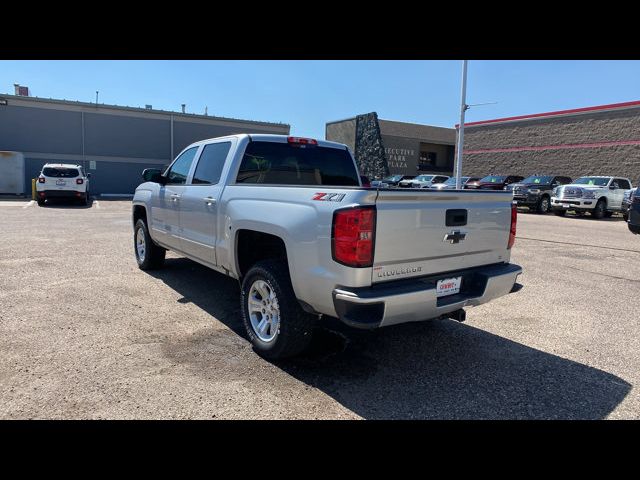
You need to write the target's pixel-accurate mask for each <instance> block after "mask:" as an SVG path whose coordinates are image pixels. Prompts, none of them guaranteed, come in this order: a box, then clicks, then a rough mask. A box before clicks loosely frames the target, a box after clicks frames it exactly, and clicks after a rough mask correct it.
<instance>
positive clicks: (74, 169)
mask: <svg viewBox="0 0 640 480" xmlns="http://www.w3.org/2000/svg"><path fill="white" fill-rule="evenodd" d="M90 176H91V174H87V175H85V173H84V169H83V168H82V167H81V166H80V165H69V164H66V163H47V164H46V165H45V166H43V167H42V172H40V175H39V176H38V181H37V182H36V192H37V197H38V205H40V206H42V205H44V202H45V201H46V200H47V199H48V198H71V199H75V200H78V201H80V202H82V203H83V204H84V205H88V204H89V177H90Z"/></svg>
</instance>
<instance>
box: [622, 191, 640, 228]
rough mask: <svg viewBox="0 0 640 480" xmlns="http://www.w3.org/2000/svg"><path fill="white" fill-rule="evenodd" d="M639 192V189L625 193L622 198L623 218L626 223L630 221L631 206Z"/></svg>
mask: <svg viewBox="0 0 640 480" xmlns="http://www.w3.org/2000/svg"><path fill="white" fill-rule="evenodd" d="M637 191H638V187H636V188H632V189H630V190H627V191H626V192H624V196H623V197H622V209H621V211H622V218H624V221H625V222H626V221H627V220H629V207H630V206H631V203H632V202H633V196H634V194H635V193H636V192H637Z"/></svg>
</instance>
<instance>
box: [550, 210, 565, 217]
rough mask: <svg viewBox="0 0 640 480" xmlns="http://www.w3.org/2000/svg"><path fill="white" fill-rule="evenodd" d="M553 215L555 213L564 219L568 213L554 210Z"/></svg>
mask: <svg viewBox="0 0 640 480" xmlns="http://www.w3.org/2000/svg"><path fill="white" fill-rule="evenodd" d="M553 213H555V214H556V215H557V216H559V217H564V216H565V215H566V214H567V211H566V210H554V211H553Z"/></svg>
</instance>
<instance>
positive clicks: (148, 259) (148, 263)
mask: <svg viewBox="0 0 640 480" xmlns="http://www.w3.org/2000/svg"><path fill="white" fill-rule="evenodd" d="M138 230H142V231H143V235H144V242H145V247H146V248H145V249H144V254H143V256H142V257H141V256H140V254H139V253H138V248H137V243H136V239H137V238H138ZM133 251H134V253H135V256H136V262H137V263H138V267H140V270H154V269H156V268H160V267H162V265H163V264H164V257H165V255H166V253H167V251H166V250H165V249H164V248H162V247H160V246H158V245H156V244H155V243H154V242H153V240H152V239H151V236H150V235H149V229H148V228H147V224H146V222H145V221H144V220H142V219H138V221H137V222H136V224H135V227H134V229H133Z"/></svg>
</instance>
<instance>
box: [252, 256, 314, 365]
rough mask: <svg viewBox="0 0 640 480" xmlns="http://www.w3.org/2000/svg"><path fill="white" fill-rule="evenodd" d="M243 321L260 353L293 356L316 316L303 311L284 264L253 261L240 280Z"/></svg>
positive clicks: (305, 343)
mask: <svg viewBox="0 0 640 480" xmlns="http://www.w3.org/2000/svg"><path fill="white" fill-rule="evenodd" d="M240 308H241V311H242V321H243V323H244V327H245V330H246V332H247V336H248V338H249V341H250V342H251V344H252V345H253V348H254V350H255V351H256V352H257V353H258V354H259V355H261V356H262V357H265V358H268V359H278V358H285V357H292V356H294V355H297V354H299V353H301V352H302V351H304V350H305V349H306V348H307V346H308V345H309V342H310V341H311V336H312V333H313V327H314V325H315V322H316V320H317V318H318V317H317V316H315V315H311V314H309V313H307V312H305V311H304V310H303V309H302V307H300V304H299V303H298V300H297V299H296V296H295V293H294V292H293V287H292V286H291V278H290V277H289V269H288V268H287V264H286V263H285V262H283V261H278V260H264V261H261V262H258V263H256V264H255V265H254V266H253V267H251V269H250V270H249V271H248V272H247V274H246V275H245V277H244V279H243V281H242V292H241V305H240Z"/></svg>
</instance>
